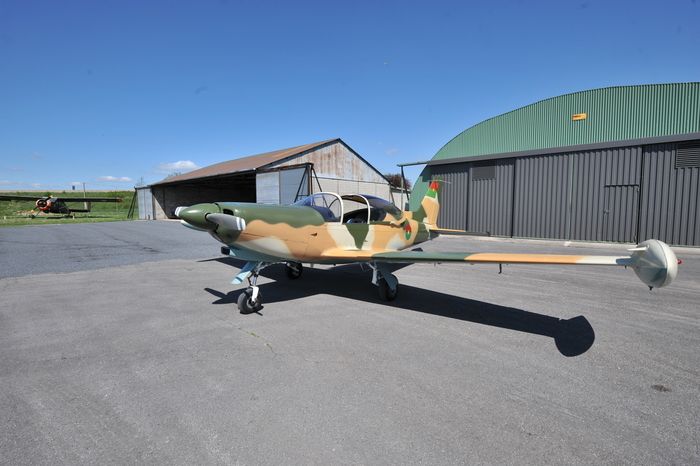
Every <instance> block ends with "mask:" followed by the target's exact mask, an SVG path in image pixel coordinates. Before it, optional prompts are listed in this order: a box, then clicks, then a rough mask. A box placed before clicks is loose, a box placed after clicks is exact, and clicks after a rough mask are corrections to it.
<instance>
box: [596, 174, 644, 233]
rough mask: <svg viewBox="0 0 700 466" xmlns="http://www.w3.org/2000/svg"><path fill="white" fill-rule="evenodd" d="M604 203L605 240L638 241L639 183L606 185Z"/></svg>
mask: <svg viewBox="0 0 700 466" xmlns="http://www.w3.org/2000/svg"><path fill="white" fill-rule="evenodd" d="M603 205H604V209H605V210H604V211H603V241H612V242H618V243H636V242H637V214H638V211H639V185H636V184H619V185H606V186H605V187H604V202H603Z"/></svg>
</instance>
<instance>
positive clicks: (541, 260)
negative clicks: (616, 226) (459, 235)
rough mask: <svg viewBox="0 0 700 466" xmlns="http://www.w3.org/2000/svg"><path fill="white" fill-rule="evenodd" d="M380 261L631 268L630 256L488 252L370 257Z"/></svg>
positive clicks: (401, 252) (376, 255) (412, 252)
mask: <svg viewBox="0 0 700 466" xmlns="http://www.w3.org/2000/svg"><path fill="white" fill-rule="evenodd" d="M372 258H373V259H375V260H380V261H382V262H404V263H405V262H409V263H414V262H467V263H472V264H478V263H488V264H566V265H576V264H579V265H584V264H587V265H631V262H630V261H631V257H630V256H576V255H558V254H510V253H490V252H476V253H470V252H422V251H397V252H382V253H379V254H374V255H373V256H372Z"/></svg>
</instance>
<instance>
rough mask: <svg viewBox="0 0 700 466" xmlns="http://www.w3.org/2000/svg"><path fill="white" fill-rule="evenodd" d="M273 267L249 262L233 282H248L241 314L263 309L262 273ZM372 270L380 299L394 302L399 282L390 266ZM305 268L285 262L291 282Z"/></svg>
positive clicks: (376, 265) (377, 265)
mask: <svg viewBox="0 0 700 466" xmlns="http://www.w3.org/2000/svg"><path fill="white" fill-rule="evenodd" d="M270 265H272V263H269V262H248V263H247V264H246V265H245V266H244V267H243V268H242V269H241V272H240V273H239V274H238V275H237V276H236V278H235V279H234V280H233V282H232V283H233V284H238V283H242V282H243V280H245V279H247V280H248V288H246V289H245V290H243V292H242V293H241V294H240V295H238V310H239V311H241V314H251V313H253V312H258V311H259V310H260V309H262V293H261V292H260V287H258V286H257V283H258V277H259V276H260V272H261V271H262V270H263V269H264V268H266V267H268V266H270ZM369 266H370V267H371V268H372V284H373V285H376V286H377V292H378V294H379V298H380V299H381V300H382V301H393V300H395V299H396V296H398V294H399V280H398V279H397V278H396V275H394V274H393V273H391V269H390V268H389V265H388V264H386V263H381V262H375V263H370V264H369ZM303 271H304V267H303V266H302V264H301V263H300V262H285V272H286V273H287V277H289V278H290V279H291V280H296V279H298V278H300V277H301V275H302V273H303Z"/></svg>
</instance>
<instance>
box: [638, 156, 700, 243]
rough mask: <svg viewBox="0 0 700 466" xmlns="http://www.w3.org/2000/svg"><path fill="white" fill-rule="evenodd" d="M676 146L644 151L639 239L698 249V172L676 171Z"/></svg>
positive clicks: (699, 225)
mask: <svg viewBox="0 0 700 466" xmlns="http://www.w3.org/2000/svg"><path fill="white" fill-rule="evenodd" d="M675 158H676V145H675V144H658V145H653V146H646V147H645V148H644V172H643V179H644V187H643V189H642V196H641V208H640V221H639V228H640V239H642V240H643V239H648V238H655V239H660V240H661V241H665V242H667V243H670V244H683V245H689V246H700V219H698V209H699V208H700V200H699V199H698V196H699V192H698V183H699V181H700V179H699V178H700V168H698V167H692V168H675V164H676V160H675Z"/></svg>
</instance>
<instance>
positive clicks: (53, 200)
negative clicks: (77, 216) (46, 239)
mask: <svg viewBox="0 0 700 466" xmlns="http://www.w3.org/2000/svg"><path fill="white" fill-rule="evenodd" d="M0 201H35V202H34V205H35V206H36V208H37V209H38V210H39V211H41V212H44V213H46V214H62V215H70V214H72V213H74V212H90V209H91V206H90V203H91V202H122V198H121V197H54V196H52V195H50V194H49V195H48V196H42V197H39V198H38V199H37V197H36V196H14V195H4V194H3V195H0ZM66 202H84V203H85V206H84V207H85V208H83V209H74V208H71V207H68V206H67V205H66ZM32 217H33V216H32Z"/></svg>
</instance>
